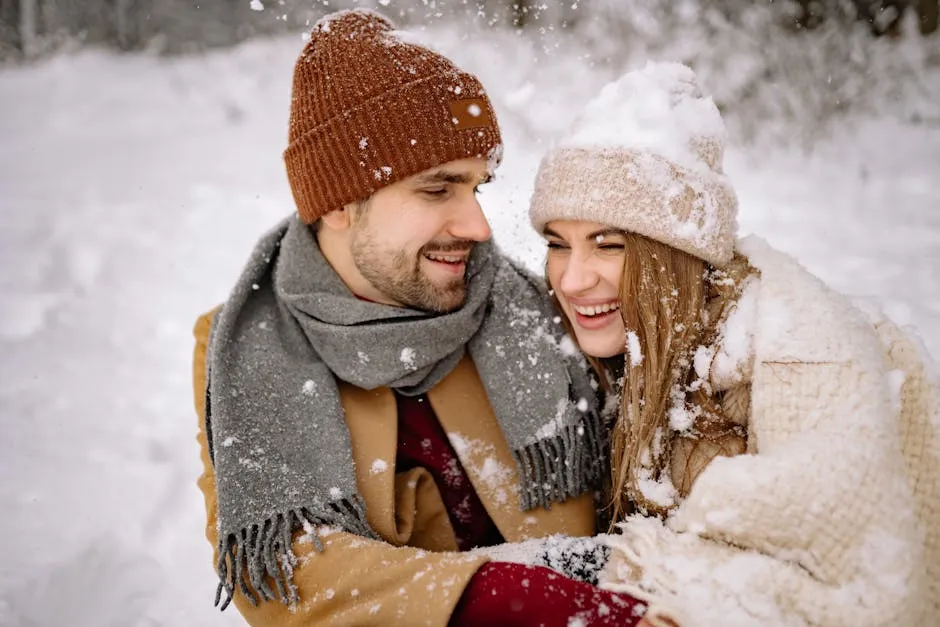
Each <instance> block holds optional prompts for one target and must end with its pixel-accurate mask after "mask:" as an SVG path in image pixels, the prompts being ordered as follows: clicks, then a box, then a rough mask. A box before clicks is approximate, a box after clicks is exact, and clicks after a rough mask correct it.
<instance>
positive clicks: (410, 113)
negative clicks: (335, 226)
mask: <svg viewBox="0 0 940 627" xmlns="http://www.w3.org/2000/svg"><path fill="white" fill-rule="evenodd" d="M288 141H289V143H288V146H287V150H286V151H285V152H284V161H285V164H286V167H287V178H288V181H289V182H290V187H291V191H292V192H293V195H294V201H295V203H296V205H297V210H298V212H299V214H300V217H301V219H302V220H303V221H304V222H307V223H312V222H314V221H316V220H317V219H318V218H319V217H320V216H322V215H324V214H325V213H329V212H330V211H333V210H335V209H340V208H342V207H343V206H344V205H346V204H348V203H351V202H355V201H358V200H363V199H365V198H368V197H369V196H370V195H372V194H373V193H374V192H376V191H378V190H379V189H381V188H383V187H385V186H386V185H389V184H391V183H394V182H396V181H399V180H401V179H404V178H407V177H409V176H413V175H415V174H418V173H419V172H423V171H425V170H428V169H431V168H433V167H436V166H439V165H442V164H444V163H447V162H449V161H456V160H459V159H467V158H483V159H491V160H493V161H494V162H496V161H498V160H499V157H500V153H501V143H500V142H501V139H500V133H499V126H498V124H497V122H496V114H495V112H494V110H493V107H492V105H491V104H490V101H489V99H488V98H487V96H486V92H485V91H484V90H483V86H482V85H481V84H480V82H479V80H477V78H476V77H475V76H473V75H472V74H469V73H467V72H464V71H462V70H461V69H460V68H458V67H457V66H455V65H454V64H453V63H451V62H450V61H449V60H447V59H445V58H444V57H442V56H441V55H439V54H437V53H435V52H433V51H431V50H429V49H428V48H424V47H422V46H419V45H416V44H411V43H406V42H405V41H403V40H402V39H401V38H400V37H398V36H397V34H396V33H395V31H394V26H393V25H392V23H391V22H390V21H388V20H387V19H386V18H384V17H382V16H380V15H378V14H376V13H373V12H370V11H363V10H355V11H341V12H338V13H335V14H332V15H330V16H327V17H325V18H323V19H322V20H320V21H319V22H318V23H317V24H316V26H314V28H313V31H312V32H311V34H310V40H309V42H308V43H307V45H306V46H305V47H304V50H303V52H302V53H301V55H300V57H299V58H298V60H297V63H296V65H295V66H294V82H293V93H292V97H291V111H290V127H289V131H288Z"/></svg>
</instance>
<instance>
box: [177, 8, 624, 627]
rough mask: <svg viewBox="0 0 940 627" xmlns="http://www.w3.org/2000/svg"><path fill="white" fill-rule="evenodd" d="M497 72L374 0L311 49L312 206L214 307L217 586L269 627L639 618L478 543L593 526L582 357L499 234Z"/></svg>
mask: <svg viewBox="0 0 940 627" xmlns="http://www.w3.org/2000/svg"><path fill="white" fill-rule="evenodd" d="M500 151H501V145H500V133H499V128H498V126H497V123H496V118H495V114H494V112H493V109H492V107H491V105H490V102H489V100H488V98H487V96H486V94H485V92H484V91H483V88H482V86H481V85H480V83H479V82H478V80H477V79H476V78H475V77H474V76H472V75H470V74H467V73H465V72H463V71H462V70H460V69H459V68H457V67H455V66H454V65H453V64H452V63H451V62H450V61H448V60H447V59H445V58H443V57H441V56H440V55H438V54H436V53H434V52H432V51H430V50H428V49H426V48H423V47H420V46H416V45H411V44H407V43H405V42H403V41H402V40H400V39H398V38H397V37H396V36H395V34H394V32H393V30H392V25H391V24H390V23H389V22H388V21H386V20H385V19H384V18H382V17H380V16H378V15H376V14H374V13H370V12H364V11H351V12H341V13H338V14H335V15H333V16H329V17H327V18H325V19H324V20H322V21H321V22H320V23H318V24H317V26H316V27H315V28H314V29H313V32H312V34H311V39H310V41H309V43H308V44H307V46H306V47H305V49H304V52H303V53H302V54H301V56H300V58H299V59H298V61H297V64H296V67H295V74H294V85H293V98H292V102H291V116H290V130H289V145H288V148H287V150H286V152H285V161H286V165H287V173H288V179H289V182H290V185H291V189H292V191H293V194H294V199H295V202H296V205H297V213H298V215H297V216H295V217H293V218H291V219H288V220H286V221H284V222H283V223H282V224H280V225H279V226H277V227H276V228H275V229H274V230H272V231H271V232H270V233H268V234H267V235H265V236H264V237H262V239H261V240H260V241H259V242H258V244H257V246H256V249H255V251H254V253H253V254H252V256H251V258H250V260H249V262H248V264H247V267H246V268H245V270H244V272H243V274H242V276H241V278H240V279H239V280H238V282H237V284H236V286H235V288H234V289H233V291H232V293H231V296H230V297H229V299H228V300H227V301H226V303H225V304H224V305H223V307H222V308H221V309H220V310H218V311H216V312H212V313H211V314H207V315H206V316H203V317H202V318H201V319H200V321H199V322H198V323H197V326H196V337H197V345H196V360H195V362H196V363H195V393H196V406H197V411H198V412H199V413H200V416H201V418H202V427H203V429H202V431H201V433H200V437H199V440H200V443H201V445H202V458H203V463H204V467H205V472H204V474H203V475H202V477H201V478H200V480H199V485H200V488H201V489H202V491H203V493H204V495H205V499H206V509H207V514H208V522H207V526H206V534H207V536H208V538H209V540H210V542H212V543H213V545H214V546H215V547H216V560H217V570H218V574H219V577H220V580H221V583H220V586H219V594H218V595H217V601H216V602H217V603H218V602H219V601H220V600H222V599H221V597H222V593H224V597H225V598H224V600H223V608H224V605H227V604H228V601H229V600H232V599H234V602H235V604H236V606H237V607H238V609H239V611H241V613H242V614H243V615H244V617H245V618H246V619H247V620H248V622H249V623H250V624H252V625H312V624H317V625H321V624H322V625H354V624H355V625H365V624H375V625H441V626H443V625H446V624H448V623H450V624H452V625H472V624H484V623H486V624H490V623H492V624H502V625H529V624H532V625H535V624H546V625H554V624H557V625H567V624H568V621H569V620H581V624H597V625H601V624H604V625H606V624H610V625H614V624H618V625H629V624H634V623H635V622H636V620H638V619H637V618H636V615H638V614H640V613H642V612H641V611H640V610H642V606H641V605H639V604H637V603H636V602H635V601H633V600H632V599H630V598H628V597H619V596H616V595H613V594H611V593H609V592H605V591H601V590H598V589H597V588H595V587H593V586H592V585H590V584H588V583H584V582H581V581H576V580H574V579H569V578H566V577H562V576H559V575H556V574H553V572H552V571H550V570H548V569H546V568H542V567H533V566H523V565H519V564H508V563H501V562H500V563H487V558H486V557H485V556H483V555H482V554H479V553H465V552H464V551H467V550H468V549H471V548H474V547H484V546H492V545H496V544H500V543H503V542H506V541H521V540H526V539H529V538H538V537H544V536H549V535H552V534H564V535H567V536H590V535H591V534H593V533H594V531H595V508H594V502H593V493H594V491H595V489H596V488H597V487H598V486H599V484H600V482H601V479H602V474H603V463H602V460H604V459H605V454H604V452H603V451H602V447H601V440H602V438H601V436H600V429H601V426H600V424H599V419H598V413H597V411H596V401H595V399H594V396H593V392H592V388H591V385H590V381H589V380H588V379H587V376H586V374H585V368H584V366H583V364H579V363H577V362H576V361H574V358H573V357H569V356H568V355H569V354H570V353H571V352H572V351H564V350H562V345H561V344H560V340H561V337H562V336H561V331H560V329H559V327H558V325H557V324H556V323H553V322H552V314H551V312H550V310H548V309H547V305H546V303H547V301H546V299H545V297H544V294H543V293H542V292H541V291H540V289H539V288H538V286H537V285H536V284H535V283H534V282H533V281H532V280H530V279H529V278H527V277H526V276H525V275H524V274H522V273H521V272H520V271H519V270H518V269H516V268H515V267H514V266H513V265H511V264H510V263H509V262H508V261H507V260H506V259H504V258H503V257H501V256H500V255H499V253H498V252H497V251H496V250H495V249H494V248H493V246H492V245H491V244H489V243H488V240H489V238H490V228H489V225H488V224H487V221H486V219H485V218H484V216H483V213H482V211H481V209H480V205H479V204H478V202H477V200H476V197H475V193H476V191H477V186H478V185H480V184H482V183H485V182H486V181H487V180H489V178H490V177H491V176H492V169H493V168H495V166H496V165H497V164H498V160H499V156H500Z"/></svg>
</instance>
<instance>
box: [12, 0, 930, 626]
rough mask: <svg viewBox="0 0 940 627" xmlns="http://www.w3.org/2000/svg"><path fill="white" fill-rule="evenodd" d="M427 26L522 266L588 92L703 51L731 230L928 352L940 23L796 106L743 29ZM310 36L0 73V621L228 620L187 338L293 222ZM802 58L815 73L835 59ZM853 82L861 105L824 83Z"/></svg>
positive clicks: (498, 219) (73, 60)
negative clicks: (469, 117)
mask: <svg viewBox="0 0 940 627" xmlns="http://www.w3.org/2000/svg"><path fill="white" fill-rule="evenodd" d="M246 2H247V0H246ZM382 4H387V2H383V3H382ZM575 4H577V3H575ZM755 28H759V26H755ZM418 30H420V31H421V32H420V33H419V36H421V37H423V38H426V39H427V40H428V41H430V42H432V43H433V44H434V45H435V46H436V47H437V48H438V49H440V50H441V51H442V52H444V53H445V54H448V55H449V56H451V57H452V58H454V59H455V60H456V61H457V62H458V63H461V64H463V65H464V66H466V67H467V68H469V69H471V70H472V71H475V72H476V73H477V74H478V75H479V76H480V77H481V79H482V81H483V83H484V85H486V86H487V88H488V90H489V92H490V94H491V96H492V98H493V101H494V103H495V106H496V109H497V112H498V113H499V115H500V121H501V124H502V126H503V129H504V137H505V139H506V159H505V161H504V165H503V167H502V168H501V169H500V171H499V172H498V179H497V181H496V182H494V183H493V184H491V185H488V186H486V187H485V188H484V191H483V195H482V198H481V200H482V202H483V204H484V208H485V211H486V213H487V215H488V216H489V218H490V219H491V221H492V223H493V227H494V231H495V233H496V238H497V241H498V242H499V243H500V244H501V246H502V247H503V248H504V250H506V251H507V252H508V253H509V254H510V255H513V256H516V257H518V258H520V259H522V260H524V261H525V262H526V263H527V264H528V265H529V266H530V267H532V268H534V269H537V268H538V267H539V266H540V264H541V261H542V255H543V250H542V246H541V244H540V242H539V239H538V238H537V237H536V236H535V235H534V234H533V233H531V232H530V229H529V227H528V223H527V219H526V217H525V213H526V209H527V203H528V197H529V194H530V192H531V184H532V180H533V177H534V173H535V168H536V167H537V164H538V159H539V157H540V155H541V152H542V151H543V150H544V149H545V147H546V146H547V145H548V143H549V142H550V141H551V138H552V137H553V136H554V135H555V134H556V133H558V132H559V131H560V130H561V129H562V128H564V126H565V124H566V123H567V122H568V121H570V119H571V116H572V115H573V114H574V113H575V112H576V110H577V107H578V106H579V105H580V104H582V103H583V102H585V101H586V100H587V99H588V98H590V97H591V96H592V95H593V94H595V93H596V91H597V90H598V89H599V87H600V86H601V85H602V84H603V83H604V82H605V81H607V80H609V79H611V78H613V77H614V76H616V74H617V73H618V72H619V71H620V70H623V69H633V68H637V67H641V66H642V65H643V63H644V62H645V61H646V59H647V58H654V59H660V60H672V59H680V60H690V61H694V60H700V61H701V63H700V64H699V67H698V68H697V69H699V70H700V75H701V76H702V79H703V83H704V85H705V87H706V89H708V90H709V91H712V92H713V93H715V94H716V98H719V99H720V103H721V104H722V105H723V106H724V107H725V109H726V111H727V113H728V119H729V126H731V128H732V138H733V145H732V147H731V148H730V149H729V152H728V154H727V156H726V169H727V171H728V172H729V174H730V176H731V177H732V180H733V182H734V184H735V185H736V187H737V190H738V193H739V196H740V201H741V213H740V220H739V221H740V226H741V232H742V234H744V233H757V234H760V235H762V236H764V237H766V238H767V239H768V240H770V242H771V243H772V244H774V245H776V246H778V247H779V248H782V249H784V250H786V251H788V252H790V253H792V254H793V255H795V256H796V257H797V258H798V259H799V260H801V261H802V262H803V263H804V264H805V265H806V266H808V267H809V268H810V269H811V270H812V271H814V272H815V273H817V274H818V275H820V276H821V277H822V278H823V279H825V280H826V281H827V282H829V283H830V284H831V285H833V286H834V287H836V288H838V289H840V290H842V291H844V292H847V293H850V294H855V295H865V296H868V297H871V298H872V299H874V301H875V302H877V303H878V304H880V305H881V306H882V307H883V308H884V309H885V310H886V311H887V312H888V313H889V314H890V315H891V316H892V317H893V318H894V319H895V320H897V321H898V322H900V323H902V324H907V325H914V326H915V327H916V328H917V329H918V332H919V334H920V335H921V336H922V338H923V340H924V342H925V344H926V346H927V347H928V349H929V351H930V352H931V353H932V354H933V355H935V356H938V355H940V185H938V181H937V179H938V175H940V105H938V103H940V38H938V37H937V36H936V34H935V36H933V38H932V39H930V38H919V39H915V38H908V39H903V40H901V41H900V42H894V43H886V42H882V43H879V44H878V45H879V46H883V47H884V46H889V47H890V48H877V49H875V48H868V49H862V51H861V52H860V53H859V54H861V55H862V56H863V57H864V56H865V55H869V57H866V58H867V59H869V61H870V62H871V66H870V70H869V73H868V74H867V75H865V76H864V77H854V75H847V74H842V75H839V76H836V77H835V78H836V81H835V82H836V83H838V84H837V85H836V86H835V87H832V85H833V76H830V77H829V80H828V82H824V83H820V84H821V85H824V87H825V86H826V85H828V86H829V87H830V89H832V90H836V91H826V90H825V88H824V87H823V88H820V89H816V88H814V87H813V85H812V83H810V85H809V87H808V88H807V91H806V92H805V94H804V95H803V96H799V97H796V96H794V93H793V91H792V89H791V90H790V91H787V90H788V89H790V88H789V87H787V86H786V85H784V87H780V86H779V84H778V85H777V87H778V89H777V91H774V90H773V89H770V90H769V91H767V90H765V91H760V90H757V92H755V90H754V89H753V88H752V86H751V87H749V86H748V84H747V80H746V79H747V78H748V77H751V78H753V77H754V76H760V75H761V72H764V70H765V69H766V67H765V66H766V63H767V58H766V57H762V56H761V54H762V53H761V52H760V50H758V48H760V47H761V46H766V45H768V44H767V41H766V40H764V39H762V38H761V37H760V36H758V35H754V33H750V34H749V33H748V32H745V31H735V32H734V33H731V34H732V35H737V38H735V37H733V36H727V35H728V33H726V36H725V37H724V38H723V39H722V41H723V42H726V43H725V48H724V49H721V50H716V48H715V46H714V45H712V43H713V42H710V41H709V40H707V38H706V39H696V38H695V37H676V38H671V39H670V41H671V42H672V43H673V44H674V45H671V46H666V45H661V43H662V40H661V39H660V40H656V41H653V43H649V45H646V44H644V45H638V44H637V40H633V41H632V42H631V43H630V45H629V46H627V45H626V44H625V43H623V42H621V41H620V40H616V39H613V40H612V39H607V40H602V39H598V38H594V39H564V38H557V37H551V36H550V33H541V34H539V33H538V31H537V30H536V31H534V32H535V33H536V34H535V35H533V34H531V32H530V35H529V36H526V37H521V36H519V35H517V34H514V33H513V32H511V31H509V30H505V29H491V30H485V31H468V30H467V29H465V28H462V27H459V26H456V25H452V24H450V23H448V22H440V23H437V24H432V25H431V26H430V27H427V28H419V29H418ZM652 39H655V38H652ZM599 42H600V43H599ZM618 42H619V43H618ZM657 42H659V43H657ZM641 43H642V42H641ZM647 43H648V42H647ZM621 44H622V45H621ZM618 45H621V47H620V48H618V47H617V46H618ZM781 45H784V44H781ZM786 45H789V44H786ZM847 45H848V44H847ZM302 46H303V41H302V38H301V34H300V33H299V32H298V33H295V34H293V35H287V36H281V37H279V38H274V39H265V40H253V41H249V42H247V43H243V44H241V45H239V46H238V47H235V48H230V49H226V50H216V51H211V52H208V53H204V54H200V55H191V56H174V57H158V56H153V55H151V54H147V53H135V54H129V55H118V54H116V53H112V52H106V51H101V50H84V51H78V52H73V53H70V54H64V53H63V54H58V55H55V56H52V57H51V58H46V59H45V60H42V61H35V62H30V63H28V64H20V65H8V66H6V67H3V68H2V69H0V418H2V429H0V512H3V515H2V518H0V520H2V533H0V543H2V544H0V554H2V556H3V557H2V558H0V624H2V625H8V624H9V625H43V626H45V625H66V624H68V625H73V626H78V627H85V626H88V627H90V626H91V625H95V626H96V627H98V626H108V625H115V626H117V625H121V626H122V627H123V626H133V625H142V626H156V625H161V626H177V625H180V626H182V625H186V626H195V627H198V626H202V625H226V624H228V625H237V624H241V621H240V620H239V618H238V615H237V614H236V613H235V612H234V611H228V612H226V613H225V614H222V615H219V614H218V612H217V611H216V610H215V609H214V608H213V607H212V603H211V601H212V595H213V593H214V590H215V577H214V572H213V565H212V563H211V549H210V547H209V545H208V543H207V542H206V541H205V539H204V535H203V521H204V511H203V505H202V499H201V496H200V494H199V492H198V490H197V489H196V486H195V479H196V477H197V475H198V474H199V472H200V467H199V460H198V448H197V446H196V443H195V439H194V438H195V433H196V429H197V424H196V417H195V413H194V411H193V409H192V389H191V350H192V340H191V327H192V323H193V322H194V320H195V318H196V316H197V315H198V314H199V313H201V312H203V311H205V310H208V309H209V308H211V307H213V306H214V305H215V304H217V303H218V302H220V301H221V300H222V299H224V298H225V296H226V293H227V290H228V288H229V287H230V285H231V284H232V282H233V281H234V279H235V277H236V276H237V274H238V273H239V270H240V267H241V264H242V262H243V261H244V259H245V258H246V255H247V253H248V251H249V249H250V247H251V245H252V243H253V242H254V240H255V238H256V237H257V236H258V235H259V234H260V233H261V232H262V231H263V230H265V229H266V228H268V227H269V226H270V225H272V224H273V223H274V222H275V221H276V220H278V219H279V218H280V217H282V216H283V215H285V214H287V213H289V212H291V211H292V203H291V198H290V193H289V190H288V187H287V183H286V179H285V175H284V171H283V167H282V161H281V152H282V150H283V148H284V144H285V138H286V123H287V112H288V103H289V97H290V77H291V71H292V66H293V62H294V59H295V57H296V55H297V53H298V52H299V51H300V49H301V47H302ZM605 46H606V48H605ZM611 50H614V51H616V50H621V51H622V54H620V55H619V56H617V55H612V52H611ZM884 50H888V53H885V52H884ZM879 51H881V52H879ZM784 52H786V51H784ZM777 53H780V51H779V50H778V51H776V52H775V54H777ZM781 54H782V53H781ZM794 54H795V53H794ZM820 54H822V55H825V54H828V53H826V52H825V51H822V52H820ZM885 54H887V55H888V56H887V57H885V56H884V55H885ZM891 55H893V56H891ZM856 57H857V55H856ZM856 57H853V58H856ZM794 58H796V57H794ZM826 58H829V57H826ZM611 59H614V60H613V61H612V60H611ZM800 59H802V57H801V58H800ZM803 61H806V60H805V59H803ZM762 64H763V65H762ZM842 66H843V67H844V64H842ZM787 67H788V68H789V70H790V71H791V73H792V72H796V73H799V71H800V67H801V66H800V65H799V64H792V63H791V64H789V65H788V66H787ZM805 67H806V69H805V72H804V74H803V75H805V76H808V77H809V78H808V79H807V80H808V81H809V80H810V79H812V80H816V79H817V78H819V76H818V75H819V73H820V72H826V69H825V67H824V68H822V69H820V68H819V67H817V65H813V64H812V63H809V62H807V64H806V66H805ZM898 68H902V69H905V68H906V70H905V71H907V70H910V71H912V72H913V74H911V76H912V77H913V78H911V77H905V76H902V77H901V79H898V72H899V70H898ZM911 68H913V70H911ZM813 73H815V74H813ZM880 73H883V75H882V74H880ZM889 74H891V76H889ZM801 76H802V75H801ZM822 76H823V79H825V75H822ZM856 78H858V80H859V81H860V80H862V79H864V81H863V82H861V83H859V82H858V81H856ZM882 79H883V80H882ZM853 81H856V82H855V83H853ZM899 85H901V86H902V87H903V86H905V85H906V86H908V87H910V89H907V88H902V87H899ZM771 87H773V86H771ZM853 90H855V91H853ZM853 93H854V94H857V95H858V100H857V103H858V106H855V102H854V101H853V103H852V105H853V106H850V107H846V106H844V103H842V104H841V105H839V106H833V103H832V102H831V100H827V98H826V97H825V96H826V95H827V94H828V95H830V96H831V98H834V99H839V98H845V97H846V96H845V94H848V95H849V96H851V95H852V94H853ZM755 94H756V95H755ZM833 94H834V95H833ZM840 94H841V95H840ZM739 96H740V97H739ZM787 99H789V100H787ZM837 104H838V103H837ZM863 105H864V106H863ZM823 120H824V121H825V124H824V125H822V121H823ZM610 123H611V125H615V124H616V120H611V121H610Z"/></svg>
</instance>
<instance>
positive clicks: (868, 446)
mask: <svg viewBox="0 0 940 627" xmlns="http://www.w3.org/2000/svg"><path fill="white" fill-rule="evenodd" d="M738 248H739V250H740V252H742V253H743V254H745V255H746V256H747V257H748V258H749V260H750V262H751V263H752V264H753V265H754V266H755V267H757V268H758V269H759V270H760V271H761V277H760V280H759V283H758V284H757V287H756V289H757V292H756V298H755V303H754V305H755V306H754V307H753V308H750V309H751V314H750V319H749V320H744V321H742V319H741V318H742V317H741V316H738V317H737V318H736V322H735V324H746V326H747V331H748V332H747V333H745V334H744V335H742V334H741V332H740V329H726V330H725V331H726V333H725V335H726V336H731V335H735V336H736V337H738V338H739V339H740V338H741V337H744V338H746V346H745V347H744V348H745V350H736V351H732V352H733V353H734V355H736V358H737V359H738V360H741V361H739V362H738V364H737V366H738V367H740V366H741V365H742V364H745V365H746V364H749V363H750V362H753V366H752V367H750V368H749V370H750V382H751V386H752V397H751V401H752V410H751V421H750V424H749V425H748V427H749V439H750V441H749V443H748V448H749V450H751V451H756V453H755V454H748V455H740V456H736V457H728V458H716V459H715V460H714V461H713V462H712V463H711V464H710V465H709V466H708V467H707V468H706V469H705V470H704V471H703V472H702V473H701V475H699V476H698V478H697V480H696V482H695V484H694V486H693V488H692V490H691V492H690V493H689V496H688V498H687V499H686V500H685V501H684V502H683V503H682V504H681V506H680V507H678V508H677V509H676V511H675V512H674V513H673V515H672V516H671V517H670V518H669V519H668V520H667V521H666V522H665V523H663V522H661V521H660V520H658V519H654V518H644V517H641V516H634V517H631V518H629V519H628V520H627V521H625V522H624V523H623V524H622V525H621V528H620V531H621V533H620V534H618V535H616V536H614V537H613V538H611V539H610V544H611V546H612V556H611V560H610V562H609V563H608V565H607V568H606V569H605V572H604V573H603V576H602V580H601V581H602V586H603V587H606V588H609V589H611V590H619V591H624V592H629V593H631V594H633V595H635V596H638V597H640V598H644V599H646V600H648V601H650V602H654V603H656V604H657V605H659V606H660V607H663V606H668V607H671V608H672V611H673V613H674V618H675V619H676V620H677V621H678V622H679V624H680V625H682V627H696V626H709V627H710V626H713V625H722V626H732V625H826V626H833V627H838V626H846V627H848V626H852V627H858V626H865V625H889V624H900V625H928V624H929V625H937V624H940V581H938V579H940V481H938V479H937V468H938V467H940V392H938V387H937V385H936V383H931V382H930V380H929V379H928V375H927V372H926V370H925V365H924V361H923V360H922V359H921V358H920V357H919V356H918V353H917V351H916V350H915V349H914V345H913V343H912V341H911V340H910V339H909V338H908V337H907V336H906V335H905V334H904V333H903V332H901V331H900V330H899V329H898V328H897V327H896V326H894V325H893V323H890V321H887V320H884V319H883V318H882V319H880V320H878V319H875V320H872V319H870V318H867V317H866V316H865V315H864V312H863V311H862V310H860V309H859V308H857V307H855V306H853V304H852V303H850V302H849V301H848V299H846V298H844V297H842V296H840V295H838V294H836V293H835V292H833V291H832V290H830V289H829V288H827V287H826V286H825V285H824V284H823V283H822V282H821V281H820V280H819V279H817V278H816V277H814V276H812V275H811V274H809V273H808V272H807V271H806V270H805V269H803V268H802V267H801V266H800V265H799V264H798V263H796V261H794V260H793V259H792V258H790V257H788V256H786V255H784V254H782V253H780V252H778V251H775V250H773V249H772V248H771V247H770V246H768V245H767V244H766V243H765V242H764V241H763V240H760V239H758V238H747V239H745V240H742V241H741V242H739V244H738ZM729 324H730V320H729ZM740 348H741V347H740V346H739V347H738V349H740ZM717 366H718V362H717V361H716V362H713V364H712V367H713V368H715V367H717ZM721 367H722V368H725V369H728V368H730V369H731V370H734V369H735V364H729V363H727V361H725V363H723V364H721Z"/></svg>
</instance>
